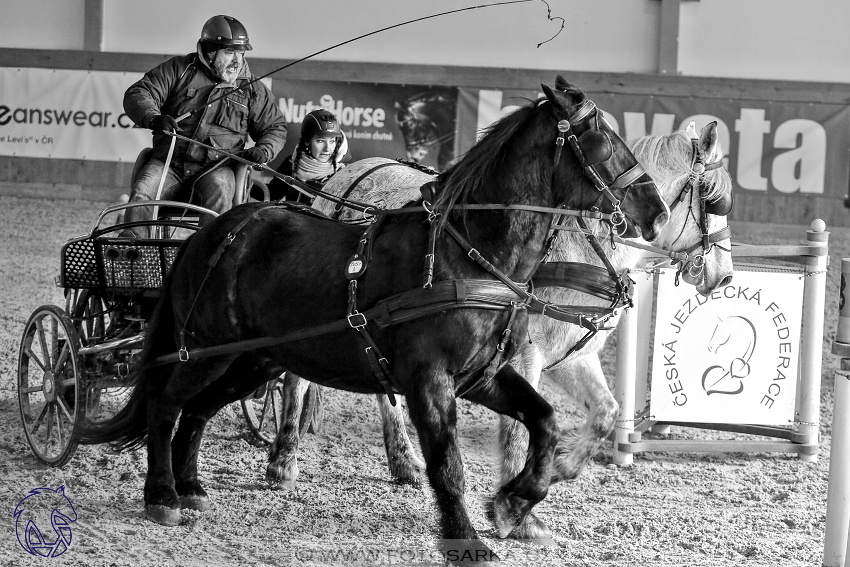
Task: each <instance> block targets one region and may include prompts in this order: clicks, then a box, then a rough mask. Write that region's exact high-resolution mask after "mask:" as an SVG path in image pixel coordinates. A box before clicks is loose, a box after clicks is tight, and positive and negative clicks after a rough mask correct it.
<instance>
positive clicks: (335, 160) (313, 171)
mask: <svg viewBox="0 0 850 567" xmlns="http://www.w3.org/2000/svg"><path fill="white" fill-rule="evenodd" d="M347 152H348V140H347V139H346V137H345V134H344V133H343V131H342V130H341V129H340V127H339V121H338V120H337V119H336V116H334V114H333V113H332V112H330V111H328V110H325V109H321V108H320V109H318V110H314V111H313V112H311V113H309V114H307V116H305V117H304V120H303V121H302V122H301V138H300V139H299V141H298V145H297V146H296V147H295V151H294V152H292V155H291V156H287V157H286V158H285V159H284V160H283V162H282V163H281V164H280V166H279V167H278V169H277V171H278V173H282V174H284V175H291V176H292V177H294V178H296V179H298V180H300V181H305V182H308V183H310V184H311V185H313V186H315V187H318V188H320V187H321V186H322V185H324V184H325V183H326V182H327V180H328V178H330V176H331V175H333V174H334V173H336V172H337V171H339V170H340V169H342V168H343V167H345V166H344V164H343V163H342V160H343V158H344V157H345V155H346V153H347ZM269 194H270V195H271V198H272V200H276V201H279V200H282V199H283V200H293V201H307V200H308V198H307V197H306V196H305V195H303V194H302V193H300V192H298V191H296V190H295V189H292V188H291V187H289V186H288V185H287V184H285V183H284V182H283V181H281V180H280V179H278V178H276V177H275V178H274V179H272V180H271V182H270V183H269Z"/></svg>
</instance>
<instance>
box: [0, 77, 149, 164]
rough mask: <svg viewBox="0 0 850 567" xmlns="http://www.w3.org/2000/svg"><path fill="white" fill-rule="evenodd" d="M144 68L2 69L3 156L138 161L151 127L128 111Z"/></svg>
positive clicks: (0, 137)
mask: <svg viewBox="0 0 850 567" xmlns="http://www.w3.org/2000/svg"><path fill="white" fill-rule="evenodd" d="M141 76H142V75H141V73H118V72H109V71H76V70H67V69H55V70H54V69H13V68H6V67H3V68H0V155H4V156H20V157H34V158H57V159H80V160H95V161H130V162H132V161H134V160H135V159H136V156H137V155H138V154H139V151H141V150H142V148H145V147H147V146H150V144H151V133H150V131H149V130H142V129H135V128H134V126H133V122H132V121H131V120H130V119H129V118H128V117H127V116H126V115H125V114H124V110H123V108H122V100H123V99H124V91H125V90H127V87H129V86H130V85H132V84H133V83H135V82H136V81H138V80H139V79H140V78H141Z"/></svg>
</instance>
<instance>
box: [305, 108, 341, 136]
mask: <svg viewBox="0 0 850 567" xmlns="http://www.w3.org/2000/svg"><path fill="white" fill-rule="evenodd" d="M317 135H318V136H325V137H328V138H341V137H342V130H340V129H339V121H338V120H337V119H336V116H334V114H333V112H330V111H329V110H325V109H324V108H320V109H318V110H314V111H313V112H311V113H309V114H308V115H307V116H305V117H304V120H303V121H302V122H301V143H302V144H309V143H310V140H312V139H313V136H317Z"/></svg>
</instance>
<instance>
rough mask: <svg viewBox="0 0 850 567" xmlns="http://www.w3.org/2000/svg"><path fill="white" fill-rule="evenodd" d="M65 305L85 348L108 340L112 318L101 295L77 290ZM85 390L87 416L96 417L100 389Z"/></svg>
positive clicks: (68, 296) (90, 291)
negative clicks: (107, 335)
mask: <svg viewBox="0 0 850 567" xmlns="http://www.w3.org/2000/svg"><path fill="white" fill-rule="evenodd" d="M65 304H66V307H65V310H66V311H67V312H68V313H70V314H71V318H72V320H73V321H74V326H75V327H76V329H77V334H78V335H79V337H80V343H81V344H82V345H83V346H93V345H96V344H98V343H102V342H104V341H105V340H106V332H107V329H108V328H109V322H110V316H109V313H108V312H107V306H106V303H105V302H104V301H103V299H102V298H101V297H100V294H98V293H97V292H96V291H95V290H91V289H75V290H73V292H72V293H69V294H68V295H67V296H66V301H65ZM84 390H85V398H86V407H85V414H86V415H87V416H94V415H96V414H97V411H98V406H99V405H100V388H88V387H86V388H84Z"/></svg>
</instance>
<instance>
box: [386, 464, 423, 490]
mask: <svg viewBox="0 0 850 567" xmlns="http://www.w3.org/2000/svg"><path fill="white" fill-rule="evenodd" d="M420 471H421V469H419V468H417V466H416V462H415V461H412V462H409V463H405V464H404V466H399V465H398V464H396V466H390V475H391V476H392V477H393V478H394V479H395V481H396V482H397V483H399V484H408V485H410V486H416V487H419V486H422V475H421V473H420Z"/></svg>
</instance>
